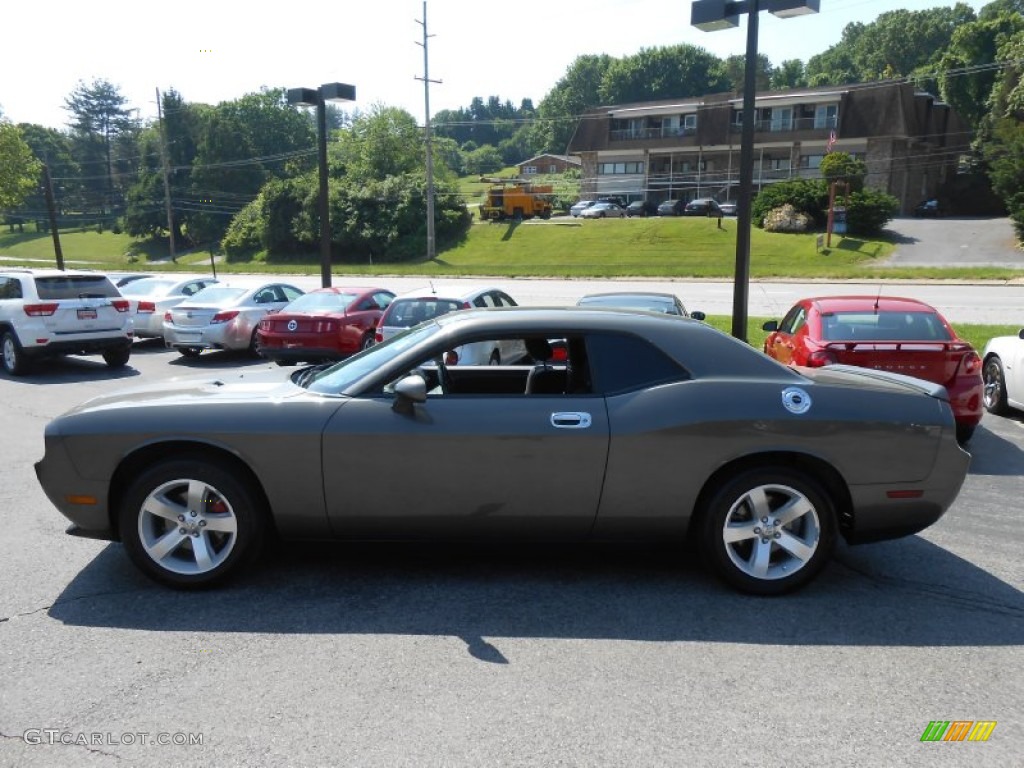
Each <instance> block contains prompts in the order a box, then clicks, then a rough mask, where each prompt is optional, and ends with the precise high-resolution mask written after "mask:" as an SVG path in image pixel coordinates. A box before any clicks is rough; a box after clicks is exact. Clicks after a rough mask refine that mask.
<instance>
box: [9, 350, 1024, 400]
mask: <svg viewBox="0 0 1024 768" xmlns="http://www.w3.org/2000/svg"><path fill="white" fill-rule="evenodd" d="M5 349H6V348H5ZM5 356H6V352H5ZM981 375H982V379H983V380H984V382H985V389H984V395H983V398H982V399H983V401H984V403H985V410H987V411H988V412H989V413H994V414H995V415H996V416H1002V415H1003V414H1005V413H1006V412H1007V411H1008V410H1010V406H1009V405H1008V404H1007V402H1006V372H1005V371H1004V370H1003V361H1002V360H1000V359H999V358H998V357H996V356H995V355H993V356H992V357H990V358H989V359H988V360H986V361H985V368H984V370H983V371H982V372H981Z"/></svg>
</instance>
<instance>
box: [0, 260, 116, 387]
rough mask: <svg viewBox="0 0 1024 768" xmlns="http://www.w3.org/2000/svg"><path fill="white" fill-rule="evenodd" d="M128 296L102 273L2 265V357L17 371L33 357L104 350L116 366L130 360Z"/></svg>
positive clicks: (8, 369)
mask: <svg viewBox="0 0 1024 768" xmlns="http://www.w3.org/2000/svg"><path fill="white" fill-rule="evenodd" d="M128 306H129V304H128V300H127V299H125V298H122V297H121V294H120V293H119V292H118V290H117V288H115V287H114V284H113V283H112V282H110V279H109V278H108V277H107V276H106V275H104V274H100V273H97V272H74V271H62V270H57V269H0V353H2V354H0V361H2V364H3V368H4V370H5V371H6V372H7V373H8V374H10V375H12V376H18V375H21V374H23V373H25V371H26V370H27V369H28V366H29V363H30V362H31V360H32V359H33V358H41V357H55V356H58V355H94V354H101V355H103V359H104V360H105V361H106V363H107V365H109V366H110V367H111V368H120V367H122V366H124V365H126V364H127V363H128V358H129V357H130V355H131V349H132V338H133V333H132V320H131V315H130V314H129V312H128Z"/></svg>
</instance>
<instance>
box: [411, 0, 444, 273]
mask: <svg viewBox="0 0 1024 768" xmlns="http://www.w3.org/2000/svg"><path fill="white" fill-rule="evenodd" d="M415 21H416V23H417V24H419V25H421V26H422V27H423V42H422V43H416V45H419V46H422V48H423V77H417V78H416V79H417V80H422V81H423V106H424V112H425V118H424V120H423V126H424V127H423V131H424V138H425V143H426V148H427V259H429V260H430V261H433V260H434V259H436V258H437V244H436V241H435V238H434V150H433V147H432V144H431V136H430V84H431V83H438V84H440V83H441V81H440V80H431V79H430V59H429V56H428V54H427V40H428V39H429V38H431V37H433V35H428V34H427V0H423V21H420V20H419V19H416V20H415Z"/></svg>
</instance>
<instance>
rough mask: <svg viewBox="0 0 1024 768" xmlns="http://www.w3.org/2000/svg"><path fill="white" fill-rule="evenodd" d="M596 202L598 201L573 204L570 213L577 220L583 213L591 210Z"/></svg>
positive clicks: (582, 201) (583, 201)
mask: <svg viewBox="0 0 1024 768" xmlns="http://www.w3.org/2000/svg"><path fill="white" fill-rule="evenodd" d="M596 202H597V201H596V200H580V201H579V202H578V203H573V204H572V207H571V208H569V213H570V214H571V215H572V217H573V218H574V219H575V218H576V217H577V216H579V215H580V214H581V213H583V211H585V210H587V208H589V207H590V206H592V205H593V204H594V203H596Z"/></svg>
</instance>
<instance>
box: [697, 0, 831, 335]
mask: <svg viewBox="0 0 1024 768" xmlns="http://www.w3.org/2000/svg"><path fill="white" fill-rule="evenodd" d="M818 5H819V0H694V2H693V4H692V5H691V6H690V24H691V25H692V26H695V27H697V28H698V29H701V30H703V31H705V32H714V31H716V30H719V29H729V28H731V27H736V26H739V15H740V14H741V13H745V14H747V53H746V57H747V58H746V62H745V66H744V68H743V126H742V131H741V134H740V188H739V195H738V196H737V198H736V267H735V278H734V283H733V301H732V335H733V336H734V337H736V338H737V339H739V340H741V341H746V340H747V305H748V304H749V296H750V228H751V224H752V221H753V216H752V213H751V203H752V202H753V198H754V109H755V104H756V96H757V20H758V13H759V12H760V11H762V10H767V11H768V12H769V13H771V14H773V15H774V16H778V17H780V18H789V17H791V16H802V15H804V14H807V13H817V12H818Z"/></svg>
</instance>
